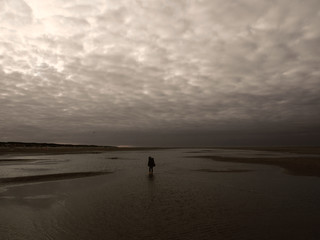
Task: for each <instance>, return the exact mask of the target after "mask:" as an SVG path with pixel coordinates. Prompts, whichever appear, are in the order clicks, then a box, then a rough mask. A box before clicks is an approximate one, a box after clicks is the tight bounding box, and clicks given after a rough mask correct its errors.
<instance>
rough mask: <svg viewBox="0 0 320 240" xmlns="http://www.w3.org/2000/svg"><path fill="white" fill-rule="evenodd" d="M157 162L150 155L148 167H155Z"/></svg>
mask: <svg viewBox="0 0 320 240" xmlns="http://www.w3.org/2000/svg"><path fill="white" fill-rule="evenodd" d="M155 166H156V164H155V163H154V159H153V158H152V157H149V160H148V167H155Z"/></svg>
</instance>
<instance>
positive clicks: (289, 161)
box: [194, 156, 320, 177]
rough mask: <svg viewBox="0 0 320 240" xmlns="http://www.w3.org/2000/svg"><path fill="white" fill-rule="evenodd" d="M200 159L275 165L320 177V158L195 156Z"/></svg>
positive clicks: (294, 171) (301, 173)
mask: <svg viewBox="0 0 320 240" xmlns="http://www.w3.org/2000/svg"><path fill="white" fill-rule="evenodd" d="M194 157H198V158H208V159H212V160H214V161H221V162H234V163H251V164H264V165H274V166H279V167H282V168H284V169H285V170H286V171H287V173H289V174H292V175H297V176H317V177H320V157H294V158H285V157H283V158H237V157H232V158H230V157H220V156H194Z"/></svg>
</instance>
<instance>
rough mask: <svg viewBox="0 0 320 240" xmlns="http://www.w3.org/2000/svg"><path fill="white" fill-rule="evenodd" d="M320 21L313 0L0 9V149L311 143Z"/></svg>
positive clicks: (107, 2) (319, 7)
mask: <svg viewBox="0 0 320 240" xmlns="http://www.w3.org/2000/svg"><path fill="white" fill-rule="evenodd" d="M319 20H320V2H319V1H318V0H306V1H303V2H302V1H289V0H287V1H286V0H281V1H280V0H277V1H269V2H268V1H257V0H240V1H222V0H214V1H212V0H210V1H209V0H208V1H206V0H202V1H200V0H177V1H162V0H152V1H149V0H148V1H146V0H140V1H138V0H132V1H127V0H126V1H119V0H117V1H115V0H92V1H84V0H82V1H81V0H78V1H62V0H48V1H40V0H25V1H23V0H0V84H1V87H0V101H1V102H0V103H1V105H0V111H1V115H0V131H1V133H2V134H1V138H0V141H9V140H11V141H12V140H23V141H29V140H30V141H56V142H63V141H68V142H84V143H96V144H132V145H135V144H142V145H143V144H150V145H152V144H166V143H168V139H170V143H171V144H176V145H183V144H184V142H185V143H187V144H190V145H192V144H194V145H197V144H202V145H210V144H220V143H221V144H241V143H244V142H246V141H247V142H248V143H250V139H251V142H253V143H254V142H255V139H256V138H257V135H260V137H259V139H262V138H263V137H261V135H262V134H265V139H269V140H268V141H267V142H268V143H269V142H272V139H279V138H281V139H282V138H283V140H281V143H284V144H285V143H286V139H287V138H289V139H292V138H301V136H302V135H303V136H305V137H304V138H303V139H305V138H308V137H310V139H311V140H310V143H313V142H312V141H313V140H312V139H319V131H318V130H319V122H320V111H319V109H320V106H319V105H320V97H319V92H320V71H319V66H320V59H319V56H320V50H319V43H320V28H319V27H318V23H319ZM190 134H191V136H203V137H202V138H201V137H198V138H197V137H196V138H195V139H194V140H193V142H192V138H190ZM268 134H269V136H268ZM204 135H207V136H205V137H204ZM280 135H281V136H280ZM157 136H159V137H158V139H157ZM163 136H170V137H167V138H163ZM188 136H189V138H190V139H191V140H190V139H189V140H188V141H187V142H186V141H185V139H186V138H188ZM241 136H243V137H241ZM285 136H288V137H287V138H286V137H285ZM200 138H201V139H200ZM152 139H153V141H154V142H152ZM161 139H166V143H164V142H161ZM219 139H220V140H221V141H220V142H219ZM228 139H230V142H228ZM261 142H263V141H262V140H261ZM288 143H290V141H289V142H288Z"/></svg>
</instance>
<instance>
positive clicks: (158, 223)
mask: <svg viewBox="0 0 320 240" xmlns="http://www.w3.org/2000/svg"><path fill="white" fill-rule="evenodd" d="M200 153H201V154H200ZM214 153H215V154H216V155H217V154H221V156H218V157H220V158H227V159H228V161H225V160H221V161H220V160H219V161H212V158H213V155H215V154H214ZM38 154H39V153H36V154H34V153H32V154H27V155H23V154H18V155H13V154H9V155H2V156H0V239H2V238H3V239H15V240H22V239H23V240H31V239H32V240H33V239H59V240H69V239H70V240H71V239H78V240H85V239H93V240H95V239H97V240H100V239H120V240H121V239H139V240H140V239H142V240H144V239H148V240H150V239H153V240H161V239H169V240H170V239H176V240H178V239H204V240H205V239H208V240H209V239H210V240H211V239H217V240H229V239H237V240H238V239H240V240H242V239H243V240H247V239H273V240H280V239H281V240H282V239H290V240H300V239H320V230H319V228H318V223H319V222H320V207H319V204H318V203H319V201H320V179H319V178H318V177H310V176H308V177H305V176H292V175H288V174H285V173H283V171H281V169H280V168H278V167H277V166H275V165H274V164H266V165H264V164H256V162H257V161H258V160H259V161H260V160H261V159H262V161H265V160H266V159H267V160H266V161H268V159H269V160H270V159H272V158H273V160H275V161H276V159H277V158H279V157H278V155H281V156H283V157H287V156H291V155H290V154H289V155H286V154H284V155H282V153H278V154H274V153H273V152H270V153H268V152H264V151H247V150H244V151H242V150H223V151H222V150H216V149H193V150H190V149H171V150H150V151H146V150H143V151H142V150H141V151H139V150H136V151H105V152H102V153H100V154H97V153H95V154H91V153H90V154H88V153H84V152H83V153H80V154H76V153H73V154H60V155H58V154H54V155H52V154H43V153H40V155H38ZM269 154H271V155H272V156H273V157H270V156H269ZM149 155H151V156H153V157H154V158H155V161H156V167H155V169H154V175H153V176H149V175H148V168H147V166H146V165H147V158H148V156H149ZM224 155H226V156H229V157H226V156H224ZM223 156H224V157H223ZM239 156H241V157H240V159H246V158H245V157H243V156H248V157H251V158H253V157H252V156H261V157H255V158H254V159H255V160H254V161H255V162H253V163H254V164H251V163H250V164H247V163H243V162H240V161H239V162H232V161H231V160H230V161H229V159H233V160H234V159H236V160H237V159H238V158H239ZM214 158H215V160H217V157H216V156H215V157H214ZM299 158H301V157H299ZM288 159H291V158H288ZM301 159H303V158H301ZM301 159H300V160H301ZM300 160H299V161H300ZM270 161H271V160H270ZM299 161H298V162H299ZM290 164H291V163H290ZM297 164H298V163H297ZM279 170H280V171H279Z"/></svg>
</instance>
